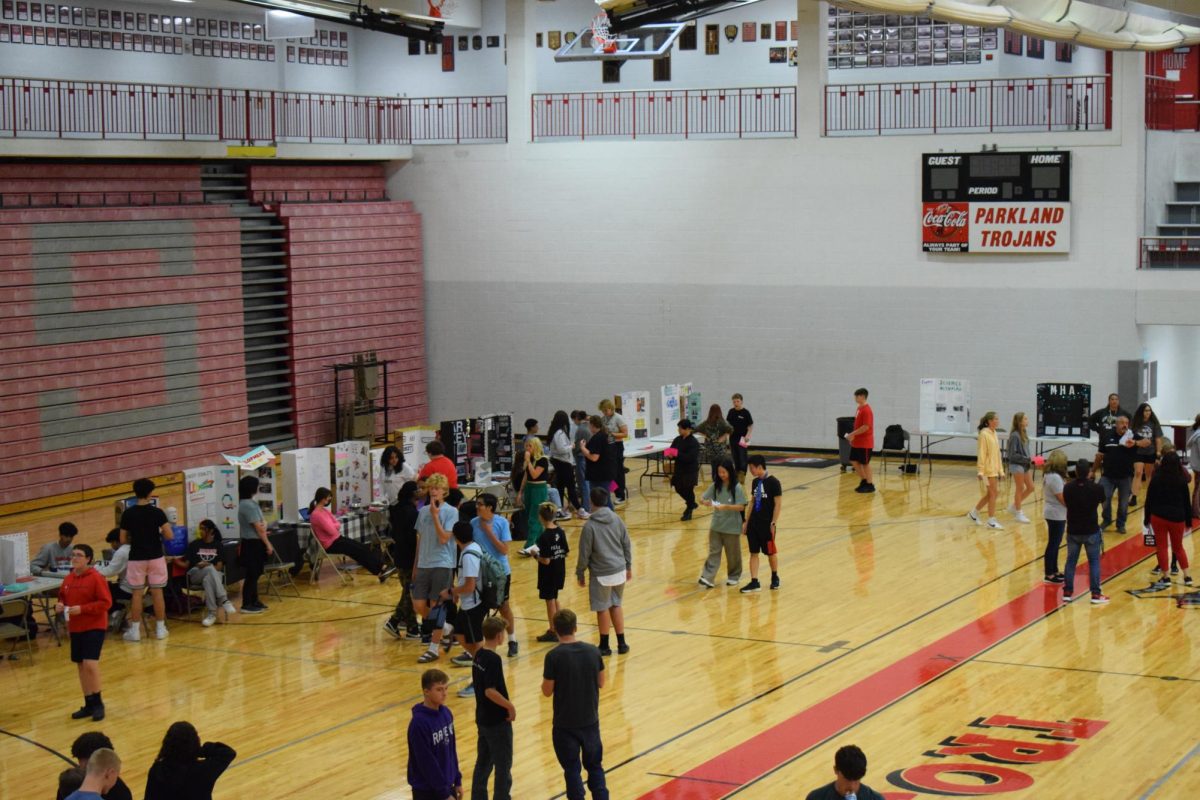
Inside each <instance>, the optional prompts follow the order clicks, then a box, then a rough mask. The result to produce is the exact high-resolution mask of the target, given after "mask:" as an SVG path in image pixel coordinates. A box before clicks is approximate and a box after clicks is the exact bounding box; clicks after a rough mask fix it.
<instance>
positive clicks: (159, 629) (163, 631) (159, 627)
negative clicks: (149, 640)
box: [154, 622, 169, 639]
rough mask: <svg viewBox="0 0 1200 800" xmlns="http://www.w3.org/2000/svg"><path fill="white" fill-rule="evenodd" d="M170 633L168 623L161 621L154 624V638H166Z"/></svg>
mask: <svg viewBox="0 0 1200 800" xmlns="http://www.w3.org/2000/svg"><path fill="white" fill-rule="evenodd" d="M168 635H169V634H168V633H167V623H165V622H159V623H156V624H155V625H154V638H155V639H165V638H167V636H168Z"/></svg>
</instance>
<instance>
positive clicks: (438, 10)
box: [425, 0, 457, 19]
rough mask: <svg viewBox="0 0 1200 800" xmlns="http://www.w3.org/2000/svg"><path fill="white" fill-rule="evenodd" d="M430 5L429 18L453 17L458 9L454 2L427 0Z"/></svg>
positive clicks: (452, 0) (449, 0)
mask: <svg viewBox="0 0 1200 800" xmlns="http://www.w3.org/2000/svg"><path fill="white" fill-rule="evenodd" d="M425 2H426V3H427V4H428V5H429V16H431V17H437V18H438V19H443V18H445V17H449V16H452V15H453V14H454V9H455V8H456V7H457V5H456V4H455V2H454V0H425Z"/></svg>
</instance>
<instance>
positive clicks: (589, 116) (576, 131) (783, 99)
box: [530, 86, 796, 142]
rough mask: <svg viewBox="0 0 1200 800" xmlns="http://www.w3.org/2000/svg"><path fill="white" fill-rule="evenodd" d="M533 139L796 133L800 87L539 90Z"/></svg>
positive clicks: (533, 110) (533, 108) (533, 102)
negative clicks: (567, 91) (598, 90)
mask: <svg viewBox="0 0 1200 800" xmlns="http://www.w3.org/2000/svg"><path fill="white" fill-rule="evenodd" d="M530 115H531V120H530V121H531V123H532V125H533V140H534V141H535V142H541V141H550V140H555V139H558V140H563V139H751V138H755V139H763V138H779V137H795V135H796V87H795V86H766V87H754V88H748V89H667V90H651V91H625V92H571V93H567V94H535V95H533V97H532V99H531V103H530Z"/></svg>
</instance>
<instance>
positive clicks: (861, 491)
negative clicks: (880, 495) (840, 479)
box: [854, 483, 871, 494]
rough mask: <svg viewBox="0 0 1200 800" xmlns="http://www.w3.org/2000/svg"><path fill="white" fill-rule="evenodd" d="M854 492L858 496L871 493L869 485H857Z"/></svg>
mask: <svg viewBox="0 0 1200 800" xmlns="http://www.w3.org/2000/svg"><path fill="white" fill-rule="evenodd" d="M854 491H855V492H857V493H858V494H867V493H868V492H870V491H871V487H870V485H868V484H866V483H860V484H859V485H858V488H856V489H855V490H854Z"/></svg>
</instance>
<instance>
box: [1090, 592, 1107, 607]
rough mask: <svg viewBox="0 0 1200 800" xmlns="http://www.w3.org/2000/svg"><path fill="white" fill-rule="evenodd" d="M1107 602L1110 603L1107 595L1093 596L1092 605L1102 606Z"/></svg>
mask: <svg viewBox="0 0 1200 800" xmlns="http://www.w3.org/2000/svg"><path fill="white" fill-rule="evenodd" d="M1107 602H1108V596H1107V595H1103V594H1093V595H1092V605H1094V606H1102V605H1104V604H1105V603H1107Z"/></svg>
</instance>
